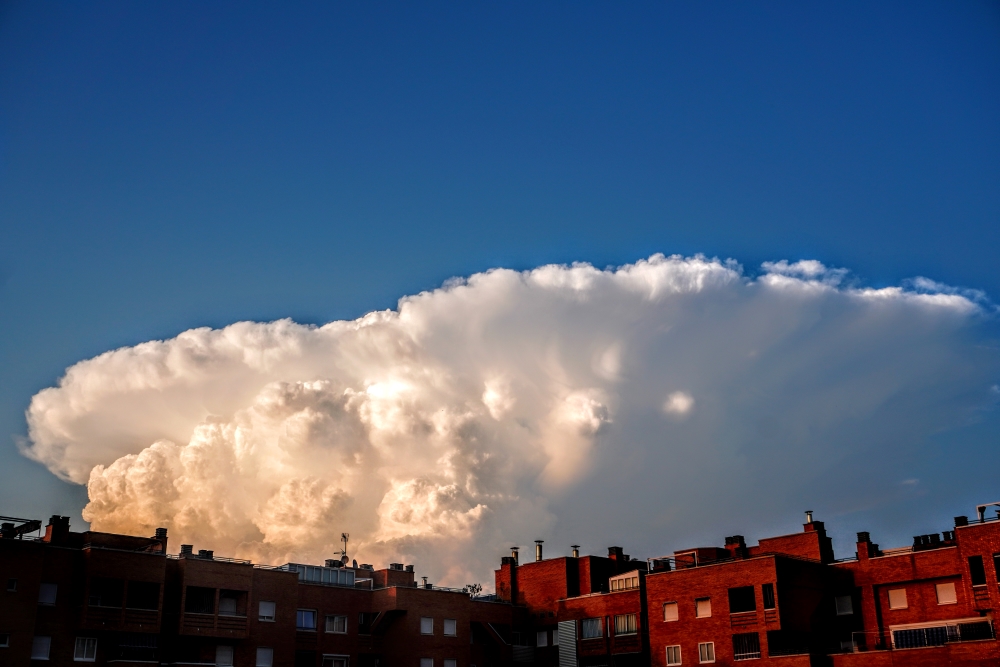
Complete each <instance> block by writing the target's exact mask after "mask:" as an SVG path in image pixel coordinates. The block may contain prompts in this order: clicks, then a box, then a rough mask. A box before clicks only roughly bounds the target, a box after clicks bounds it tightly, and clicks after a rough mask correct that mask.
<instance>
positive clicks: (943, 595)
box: [934, 582, 958, 604]
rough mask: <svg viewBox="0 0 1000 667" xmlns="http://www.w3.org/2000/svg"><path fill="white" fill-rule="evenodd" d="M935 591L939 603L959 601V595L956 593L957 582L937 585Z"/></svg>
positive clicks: (955, 602)
mask: <svg viewBox="0 0 1000 667" xmlns="http://www.w3.org/2000/svg"><path fill="white" fill-rule="evenodd" d="M934 592H935V593H937V602H938V604H957V603H958V595H957V594H956V593H955V584H953V583H951V582H949V583H946V584H937V585H935V586H934Z"/></svg>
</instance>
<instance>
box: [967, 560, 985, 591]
mask: <svg viewBox="0 0 1000 667" xmlns="http://www.w3.org/2000/svg"><path fill="white" fill-rule="evenodd" d="M969 576H970V580H971V581H972V585H973V586H985V585H986V568H985V567H983V557H982V556H969Z"/></svg>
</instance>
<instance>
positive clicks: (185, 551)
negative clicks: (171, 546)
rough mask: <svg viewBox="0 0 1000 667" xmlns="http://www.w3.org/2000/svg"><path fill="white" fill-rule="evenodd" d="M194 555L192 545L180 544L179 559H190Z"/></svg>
mask: <svg viewBox="0 0 1000 667" xmlns="http://www.w3.org/2000/svg"><path fill="white" fill-rule="evenodd" d="M193 555H194V545H192V544H182V545H181V553H180V556H181V558H190V557H191V556H193Z"/></svg>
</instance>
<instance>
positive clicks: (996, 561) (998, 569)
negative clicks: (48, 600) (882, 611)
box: [14, 554, 1000, 585]
mask: <svg viewBox="0 0 1000 667" xmlns="http://www.w3.org/2000/svg"><path fill="white" fill-rule="evenodd" d="M993 574H995V575H996V577H997V581H1000V554H993ZM14 583H15V585H16V583H17V580H16V579H15V580H14Z"/></svg>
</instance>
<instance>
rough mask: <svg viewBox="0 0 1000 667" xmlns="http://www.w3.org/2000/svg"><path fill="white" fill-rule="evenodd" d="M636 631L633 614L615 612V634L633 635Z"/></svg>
mask: <svg viewBox="0 0 1000 667" xmlns="http://www.w3.org/2000/svg"><path fill="white" fill-rule="evenodd" d="M637 631H638V630H637V628H636V623H635V614H617V615H616V616H615V634H616V635H634V634H635V633H636V632H637Z"/></svg>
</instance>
